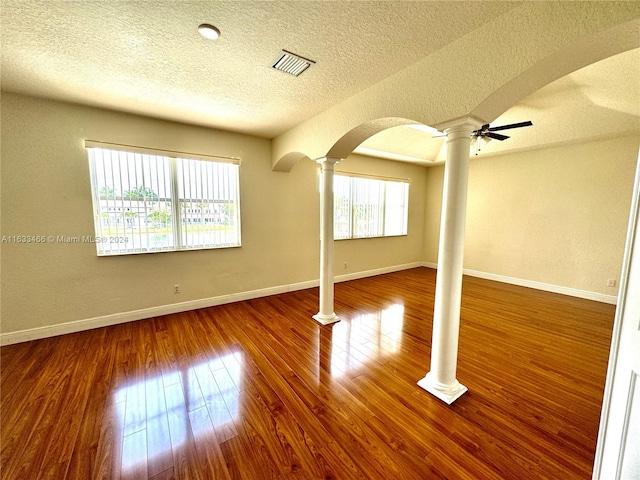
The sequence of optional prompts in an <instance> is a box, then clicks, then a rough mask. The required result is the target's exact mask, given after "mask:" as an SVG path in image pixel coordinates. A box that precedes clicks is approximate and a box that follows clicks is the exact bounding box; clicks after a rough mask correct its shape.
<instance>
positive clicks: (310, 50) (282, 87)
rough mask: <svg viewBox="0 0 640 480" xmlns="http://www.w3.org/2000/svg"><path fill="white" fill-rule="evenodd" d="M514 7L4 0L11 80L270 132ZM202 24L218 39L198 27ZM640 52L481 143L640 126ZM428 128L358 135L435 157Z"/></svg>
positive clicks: (437, 149) (595, 72)
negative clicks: (279, 65)
mask: <svg viewBox="0 0 640 480" xmlns="http://www.w3.org/2000/svg"><path fill="white" fill-rule="evenodd" d="M518 5H519V2H494V1H487V2H476V1H453V2H444V1H437V2H436V1H423V2H402V1H393V2H391V1H383V2H373V1H352V2H346V1H337V2H318V1H301V2H294V1H275V2H248V1H241V2H232V1H218V2H205V1H193V2H189V1H179V2H176V1H154V2H145V1H118V0H111V1H109V0H104V1H101V2H91V1H66V0H64V1H63V0H48V1H32V0H19V1H13V0H2V9H1V11H0V15H1V28H2V30H1V33H2V37H1V41H2V63H1V74H2V78H1V79H2V89H3V90H6V91H13V92H18V93H25V94H30V95H35V96H42V97H47V98H53V99H59V100H64V101H70V102H75V103H81V104H87V105H93V106H99V107H105V108H111V109H115V110H121V111H126V112H131V113H138V114H143V115H147V116H154V117H159V118H166V119H171V120H175V121H181V122H186V123H192V124H197V125H205V126H210V127H215V128H220V129H224V130H231V131H238V132H242V133H247V134H253V135H258V136H263V137H267V138H273V137H275V136H277V135H279V134H281V133H283V132H285V131H287V130H289V129H290V128H292V127H294V126H296V125H298V124H300V123H302V122H304V121H305V120H307V119H309V118H311V117H313V116H315V115H317V114H318V113H320V112H322V111H324V110H326V109H328V108H329V107H331V106H333V105H335V104H337V103H339V102H341V101H343V100H345V99H346V98H348V97H350V96H352V95H354V94H356V93H358V92H360V91H362V90H364V89H365V88H367V87H369V86H370V85H373V84H375V83H377V82H380V81H381V80H383V79H385V78H386V77H388V76H390V75H391V74H393V73H394V72H397V71H399V70H401V69H403V68H405V67H407V66H409V65H411V64H413V63H415V62H417V61H418V60H420V59H421V58H423V57H426V56H428V55H429V54H431V53H433V52H435V51H436V50H438V49H440V48H442V47H443V46H445V45H447V44H449V43H451V42H455V41H456V40H457V39H459V38H461V37H462V36H465V35H467V34H469V33H470V32H472V31H473V30H475V29H477V28H479V27H481V26H482V25H483V24H485V23H487V22H490V21H492V20H495V19H496V18H497V17H498V16H500V15H501V14H503V13H505V12H507V11H509V10H510V9H513V8H517V7H518ZM204 22H207V23H211V24H214V25H216V26H217V27H218V28H219V29H220V30H221V32H222V36H221V38H220V39H219V40H218V41H216V42H211V41H208V40H205V39H203V38H202V37H200V35H199V34H198V33H197V26H198V25H199V24H200V23H204ZM491 48H498V49H499V46H494V47H491ZM281 49H287V50H290V51H292V52H295V53H298V54H300V55H302V56H304V57H307V58H310V59H312V60H314V61H315V62H316V64H315V65H313V66H312V67H311V68H309V69H308V70H307V71H306V72H304V73H303V74H302V75H301V76H300V77H293V76H291V75H287V74H285V73H281V72H278V71H276V70H273V69H271V68H270V65H271V63H272V61H273V60H275V58H276V55H277V54H278V52H279V51H280V50H281ZM482 52H483V51H482V49H479V50H478V51H477V52H470V55H478V54H482ZM639 52H640V51H632V52H627V53H624V54H621V55H617V56H616V57H613V58H611V59H608V60H605V61H603V62H600V63H599V64H596V65H593V66H590V67H588V68H586V69H584V70H581V71H578V72H575V73H574V74H572V75H570V76H568V77H565V78H563V79H560V80H558V81H556V82H554V83H553V84H550V85H548V86H547V87H545V88H543V89H542V90H540V91H538V92H536V93H535V94H533V95H531V96H530V97H528V98H526V99H524V100H523V101H522V102H521V103H519V104H518V105H516V106H514V107H513V108H512V109H510V110H509V111H507V112H506V113H505V114H504V115H503V116H502V117H500V118H498V119H497V120H496V121H495V122H494V123H493V125H501V124H505V123H512V122H518V121H522V120H532V121H533V122H534V127H529V128H526V129H521V130H518V131H513V132H511V133H512V134H513V136H512V138H511V139H509V140H507V141H505V142H497V141H492V142H490V143H489V144H487V145H486V146H484V147H483V152H484V154H491V153H500V152H505V151H509V150H514V149H522V148H532V147H535V146H540V145H544V144H553V143H560V142H563V141H577V140H579V139H584V138H594V137H597V136H602V135H611V134H619V133H621V132H629V131H638V130H639V129H640V124H639V119H640V98H639V95H640V83H639V82H640V53H639ZM425 88H428V85H425ZM505 133H507V134H511V133H510V132H505ZM432 136H433V132H431V131H429V130H426V131H425V130H417V129H415V128H411V127H397V128H395V129H390V130H388V131H385V132H382V133H381V134H379V135H377V136H375V137H372V138H371V139H369V140H368V141H367V142H365V144H363V145H362V147H365V148H368V149H369V150H368V152H369V153H371V152H372V151H385V152H391V153H392V154H394V155H395V158H404V159H408V158H411V159H414V158H417V159H421V160H423V163H425V164H433V162H434V161H438V160H441V159H442V151H441V147H442V143H443V141H442V140H438V139H433V138H432ZM360 151H362V150H360ZM366 151H367V150H365V152H366ZM377 155H380V156H385V155H386V154H384V153H377ZM398 155H399V156H400V157H398Z"/></svg>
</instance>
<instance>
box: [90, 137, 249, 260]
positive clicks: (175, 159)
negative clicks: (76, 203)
mask: <svg viewBox="0 0 640 480" xmlns="http://www.w3.org/2000/svg"><path fill="white" fill-rule="evenodd" d="M85 148H87V150H88V157H89V169H90V175H91V193H92V201H93V212H94V230H95V237H89V236H86V237H83V238H84V239H85V240H89V241H94V242H95V243H96V251H97V254H98V256H115V255H131V254H140V253H158V252H173V251H188V250H208V249H218V248H234V247H240V246H241V223H240V172H239V167H240V159H239V158H235V157H222V156H212V155H202V154H194V153H187V152H177V151H171V150H160V149H155V148H147V147H138V146H133V145H121V144H116V143H108V142H97V141H94V140H85ZM92 149H101V150H103V151H108V152H109V155H113V154H116V155H136V157H135V158H136V160H144V156H151V157H155V159H157V160H159V161H162V162H163V163H164V165H165V169H161V170H162V173H163V174H164V176H162V178H161V180H162V183H163V184H164V185H163V188H162V189H163V190H164V196H163V197H160V198H158V197H157V196H156V197H155V198H156V200H155V203H158V204H160V203H162V201H163V199H164V201H165V202H166V203H167V205H166V208H167V209H168V210H167V213H168V214H170V216H171V220H170V226H171V233H172V235H170V236H169V238H171V244H167V245H161V246H156V245H150V243H151V240H152V239H155V238H154V237H150V236H149V227H148V223H149V218H148V216H147V211H146V208H147V199H146V198H145V199H144V200H143V207H142V208H144V212H145V217H144V223H145V227H144V228H146V232H144V233H142V232H141V230H143V225H142V223H141V222H140V221H137V223H139V224H140V225H139V226H138V227H139V231H138V232H137V238H138V239H139V242H138V245H136V244H135V243H136V242H135V240H136V236H135V235H134V234H133V233H132V234H131V235H127V231H126V220H125V219H124V211H125V210H129V208H133V204H132V202H133V200H132V199H131V198H129V199H128V200H127V199H125V195H124V193H125V192H120V198H119V202H120V204H118V200H117V199H116V197H115V195H114V197H113V198H114V200H113V205H109V206H108V207H111V208H107V214H108V215H111V214H110V213H109V212H110V211H111V210H113V212H114V215H116V216H117V212H120V216H122V217H123V227H122V228H121V229H119V228H118V227H116V229H115V231H114V230H113V229H111V228H109V234H108V235H105V234H104V226H103V223H104V222H103V218H102V217H103V212H104V209H103V207H104V205H102V204H101V198H100V197H101V193H100V185H99V182H98V178H99V176H100V175H99V173H98V172H97V171H96V170H97V169H96V165H95V161H94V160H93V153H95V152H91V150H92ZM138 155H141V157H139V158H138V157H137V156H138ZM152 160H154V158H150V159H148V161H152ZM194 162H198V163H194ZM204 162H211V163H212V164H216V166H215V167H210V166H208V165H206V163H204ZM222 164H226V165H222ZM189 166H191V167H193V168H194V169H196V170H198V173H201V171H202V170H209V173H210V174H211V175H210V177H209V178H208V179H207V180H204V179H203V178H200V177H197V178H198V182H197V185H196V184H193V183H190V182H189V181H187V182H185V178H186V177H185V174H187V168H188V167H189ZM233 167H235V169H234V168H233ZM212 169H217V170H218V171H223V172H225V171H226V172H227V173H228V177H226V178H225V179H223V180H222V182H223V183H222V185H224V188H225V189H226V190H225V194H226V196H228V197H229V199H232V201H231V202H226V203H231V204H232V205H233V209H232V212H231V214H228V215H222V216H229V217H231V219H230V223H231V224H232V225H233V226H234V229H233V231H232V234H231V235H230V236H227V235H221V236H220V237H218V241H217V242H216V241H215V240H213V241H212V238H211V234H209V235H207V234H206V233H205V234H202V233H201V230H202V229H200V230H198V238H197V240H195V239H194V230H195V229H194V227H193V225H195V224H198V226H201V225H200V224H201V223H202V222H203V219H202V218H195V217H194V216H193V213H194V212H195V213H198V212H201V209H203V208H204V207H203V206H202V205H198V207H196V208H194V207H193V205H191V204H192V203H193V202H194V201H198V200H202V201H201V202H199V203H200V204H204V203H207V204H209V203H210V204H211V206H213V207H215V205H216V203H225V202H223V201H222V200H221V199H215V198H205V193H204V191H205V190H206V189H207V188H209V189H212V188H213V187H212V185H213V182H217V187H218V188H220V185H221V183H220V182H221V180H220V179H219V178H218V177H216V176H215V174H213V173H212V172H213V170H212ZM188 173H193V172H188ZM128 175H131V173H130V172H129V173H128ZM194 178H196V177H194ZM128 180H131V179H130V178H128ZM225 180H226V181H227V182H229V181H230V182H231V183H230V184H227V183H224V181H225ZM207 182H208V183H207ZM129 185H130V183H129ZM194 185H195V186H194ZM104 186H108V187H109V188H115V187H116V185H113V186H109V185H104ZM118 186H119V187H120V189H121V190H122V187H123V185H122V180H120V185H118ZM143 186H145V185H143ZM150 186H153V185H150ZM188 186H189V187H188ZM140 187H141V186H140V185H139V183H137V182H136V183H135V188H140ZM146 188H148V187H146V186H145V189H146ZM187 188H189V192H187ZM157 189H158V194H159V193H160V190H161V187H160V181H158V185H157ZM151 190H153V189H151ZM194 190H195V191H194ZM154 193H155V191H154ZM188 194H190V195H192V196H191V197H187V195H188ZM193 195H195V197H194V196H193ZM137 201H138V202H140V200H139V199H138V200H137ZM169 202H170V204H171V205H170V207H169V205H168V204H169ZM127 203H129V205H128V207H129V208H127V205H126V204H127ZM158 206H159V205H158ZM211 206H207V209H206V211H207V212H210V213H215V208H213V209H212V208H211ZM137 208H138V209H139V208H141V207H140V204H138V205H137ZM183 210H184V212H183ZM219 210H222V207H221V208H220V209H219ZM218 213H219V212H218ZM192 217H193V218H192ZM114 218H115V217H114ZM196 220H197V221H196ZM207 220H210V221H213V220H212V219H209V218H206V219H204V225H206V224H207ZM109 221H110V220H109ZM167 224H169V221H167ZM209 224H210V225H211V223H209ZM222 239H226V240H227V241H220V240H222ZM129 240H132V241H131V242H130V243H129ZM229 240H230V241H229ZM127 243H129V244H128V245H127Z"/></svg>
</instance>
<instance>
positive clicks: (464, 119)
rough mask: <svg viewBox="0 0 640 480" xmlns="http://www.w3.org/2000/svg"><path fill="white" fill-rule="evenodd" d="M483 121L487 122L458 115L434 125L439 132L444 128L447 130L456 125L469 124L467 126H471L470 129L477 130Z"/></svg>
mask: <svg viewBox="0 0 640 480" xmlns="http://www.w3.org/2000/svg"><path fill="white" fill-rule="evenodd" d="M485 123H488V122H484V121H482V120H480V119H479V118H476V117H458V118H453V119H451V120H447V121H446V122H443V123H439V124H438V125H435V128H437V129H438V130H439V131H441V132H444V131H445V130H449V129H452V128H454V127H458V126H459V127H463V126H469V127H472V128H471V130H477V129H478V128H480V127H481V126H482V125H484V124H485Z"/></svg>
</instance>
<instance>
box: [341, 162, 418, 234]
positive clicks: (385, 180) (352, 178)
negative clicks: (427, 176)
mask: <svg viewBox="0 0 640 480" xmlns="http://www.w3.org/2000/svg"><path fill="white" fill-rule="evenodd" d="M345 178H347V179H349V182H350V186H349V198H348V209H349V222H348V223H349V228H348V234H347V235H346V236H342V235H340V234H341V233H342V232H341V229H340V228H338V221H339V220H340V218H341V217H340V215H338V214H337V211H338V209H340V208H344V205H343V204H342V202H340V199H339V194H340V192H339V191H338V189H337V188H336V185H337V183H338V182H339V181H340V180H341V179H345ZM367 180H370V181H372V182H376V183H378V184H379V185H380V186H381V187H382V192H381V196H382V198H383V201H382V204H381V211H380V216H381V217H382V218H381V225H380V228H379V232H380V233H378V234H376V233H373V234H366V233H365V234H361V233H357V232H358V228H357V226H358V225H357V223H358V219H357V216H356V215H355V208H356V207H357V204H356V199H355V195H356V193H355V188H354V183H355V182H357V181H365V182H366V181H367ZM389 184H403V185H405V190H404V198H403V200H402V206H403V209H404V211H403V214H404V218H403V224H402V228H401V230H402V233H393V234H387V233H386V230H387V228H386V227H387V208H389V206H388V202H387V200H388V198H387V189H388V188H389ZM410 184H411V181H410V180H409V179H406V178H391V177H378V176H374V175H363V174H355V173H346V172H339V173H338V172H336V173H335V175H334V240H355V239H362V238H383V237H399V236H406V235H407V234H408V221H409V187H410ZM365 230H369V231H371V230H372V229H371V228H370V227H369V228H365ZM339 235H340V236H339Z"/></svg>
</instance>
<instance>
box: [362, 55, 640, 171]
mask: <svg viewBox="0 0 640 480" xmlns="http://www.w3.org/2000/svg"><path fill="white" fill-rule="evenodd" d="M525 120H531V121H532V122H533V126H532V127H525V128H520V129H514V130H507V131H501V132H499V133H502V134H505V135H509V136H510V137H511V138H509V139H508V140H505V141H502V142H501V141H498V140H490V141H489V142H488V143H484V142H483V143H481V150H480V153H479V154H480V155H485V156H486V155H491V154H498V153H507V152H512V151H517V150H523V149H531V148H539V147H541V146H548V145H557V144H562V143H571V142H577V141H584V140H589V139H596V138H603V137H611V136H618V135H624V134H630V133H636V134H640V49H635V50H630V51H628V52H624V53H621V54H619V55H615V56H613V57H610V58H607V59H605V60H602V61H600V62H598V63H595V64H593V65H589V66H588V67H585V68H583V69H581V70H578V71H576V72H574V73H572V74H570V75H567V76H566V77H563V78H561V79H559V80H556V81H555V82H553V83H550V84H549V85H547V86H546V87H543V88H541V89H540V90H538V91H537V92H535V93H533V94H531V95H529V96H528V97H526V98H525V99H523V100H522V101H520V102H519V103H517V104H516V105H514V106H513V107H512V108H510V109H509V110H507V111H506V112H505V113H504V114H503V115H501V116H500V117H498V118H497V119H496V120H495V121H494V122H492V125H493V126H499V125H507V124H511V123H517V122H522V121H525ZM434 135H437V133H435V134H434V132H432V131H430V130H427V129H423V130H420V129H416V128H411V127H395V128H392V129H389V130H385V131H383V132H381V133H379V134H377V135H374V136H373V137H371V138H369V139H368V140H367V141H366V142H364V143H363V144H361V146H360V148H358V149H357V150H356V152H357V153H362V154H368V155H374V156H381V157H385V158H391V159H396V160H404V161H411V162H417V163H421V164H423V165H430V164H433V163H434V162H436V163H441V162H443V161H444V159H445V149H444V148H442V147H443V144H444V139H443V138H434ZM472 148H473V151H475V149H476V145H475V143H474V145H472Z"/></svg>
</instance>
